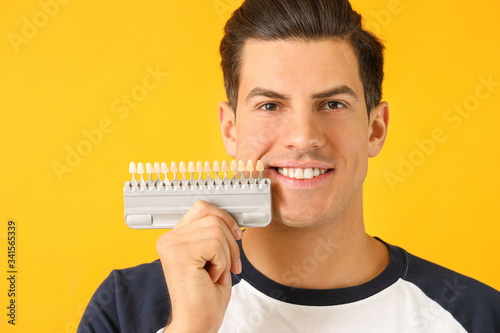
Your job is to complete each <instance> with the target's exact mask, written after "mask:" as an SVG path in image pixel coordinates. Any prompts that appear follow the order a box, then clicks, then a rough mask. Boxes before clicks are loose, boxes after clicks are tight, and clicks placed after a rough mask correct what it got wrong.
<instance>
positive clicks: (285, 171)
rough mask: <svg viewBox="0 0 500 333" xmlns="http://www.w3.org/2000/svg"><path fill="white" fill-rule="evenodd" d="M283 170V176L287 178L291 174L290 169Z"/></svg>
mask: <svg viewBox="0 0 500 333" xmlns="http://www.w3.org/2000/svg"><path fill="white" fill-rule="evenodd" d="M281 170H283V171H282V175H283V176H285V177H288V174H289V172H288V168H283V169H281Z"/></svg>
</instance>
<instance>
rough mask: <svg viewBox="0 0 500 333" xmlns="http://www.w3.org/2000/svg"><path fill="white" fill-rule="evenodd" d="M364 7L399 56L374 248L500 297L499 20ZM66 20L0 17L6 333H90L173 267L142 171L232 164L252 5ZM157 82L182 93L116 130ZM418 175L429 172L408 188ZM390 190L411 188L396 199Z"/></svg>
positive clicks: (226, 1) (38, 5)
mask: <svg viewBox="0 0 500 333" xmlns="http://www.w3.org/2000/svg"><path fill="white" fill-rule="evenodd" d="M61 2H62V0H61ZM353 2H354V7H355V9H357V10H358V11H359V12H360V13H361V14H363V16H364V17H365V19H366V20H367V22H368V23H369V26H370V27H371V28H372V29H373V30H374V31H377V32H378V33H379V36H380V37H381V38H382V39H383V40H384V41H385V42H386V46H387V52H386V80H385V84H384V99H385V100H387V101H389V103H390V110H391V121H390V127H389V137H388V141H387V142H386V147H385V148H384V150H383V152H382V153H381V155H380V156H379V157H377V158H375V159H373V160H371V162H370V170H369V175H368V180H367V182H366V189H365V193H366V194H365V202H366V204H365V216H366V225H367V230H368V232H369V233H370V234H372V235H376V236H379V237H381V238H382V239H384V240H385V241H387V242H390V243H393V244H396V245H399V246H402V247H404V248H405V249H407V250H408V251H410V252H412V253H414V254H416V255H418V256H422V257H424V258H426V259H429V260H432V261H435V262H437V263H440V264H442V265H444V266H447V267H449V268H452V269H454V270H457V271H459V272H462V273H464V274H467V275H470V276H472V277H474V278H476V279H479V280H481V281H483V282H485V283H487V284H489V285H491V286H493V287H495V288H497V289H499V288H500V265H499V259H498V257H499V245H498V240H497V239H498V234H499V232H500V226H499V225H500V224H499V223H498V222H499V221H500V213H499V210H498V206H499V203H498V199H499V195H498V191H499V188H500V177H499V176H498V169H499V168H498V165H499V164H500V158H499V152H500V151H499V148H498V130H497V128H498V126H499V124H500V108H499V105H500V87H495V88H494V89H492V90H493V91H491V92H490V94H489V96H488V97H487V98H486V97H485V96H483V95H484V94H485V93H486V92H488V90H485V88H484V87H483V88H478V87H480V86H481V82H480V79H479V78H480V77H483V78H485V79H487V78H488V77H489V76H491V78H492V80H493V81H495V82H500V62H499V61H498V60H499V59H500V34H499V32H500V19H499V16H500V3H499V2H498V1H497V0H478V1H474V2H473V3H472V2H470V1H455V0H445V1H444V0H443V1H433V0H400V1H398V0H376V1H374V0H369V1H368V0H358V1H353ZM51 3H52V4H53V3H54V2H53V1H52V0H42V1H41V2H38V1H34V0H30V1H28V0H23V1H8V2H7V1H3V2H2V4H1V5H0V37H1V38H0V110H1V111H0V112H1V121H0V126H1V127H0V139H1V145H0V156H1V163H0V176H1V178H2V181H1V182H2V185H1V186H0V222H1V223H0V237H1V242H2V244H1V246H0V272H1V273H0V308H1V309H3V310H1V311H0V318H1V319H0V330H1V331H2V332H14V331H15V332H28V331H36V332H55V333H62V332H75V331H76V326H77V324H78V322H79V320H80V317H81V314H82V312H83V310H84V308H85V305H86V304H87V302H88V300H89V298H90V296H91V295H92V293H93V292H94V290H95V289H96V288H97V287H98V285H99V284H100V283H101V282H102V280H103V279H104V278H105V277H106V276H107V275H108V274H109V272H110V271H111V270H112V269H114V268H123V267H128V266H133V265H137V264H140V263H143V262H149V261H153V260H155V259H156V258H157V254H156V250H155V246H156V240H157V238H158V237H159V236H160V234H161V233H162V231H161V230H142V231H138V230H131V229H129V228H128V227H126V225H125V223H124V219H123V201H122V200H123V198H122V186H123V183H124V182H125V181H127V180H128V179H129V174H128V163H129V162H130V161H143V162H147V161H150V162H154V161H172V160H175V161H179V160H186V161H188V160H202V161H203V160H211V161H212V160H215V159H219V160H220V159H224V158H227V156H226V155H225V152H224V150H223V146H222V141H221V139H220V134H219V128H218V121H217V106H218V102H219V101H220V100H223V99H225V95H224V90H223V83H222V76H221V72H220V69H219V55H218V44H219V41H220V38H221V36H222V28H223V25H224V22H225V20H226V19H227V18H228V17H229V14H230V12H231V11H232V10H233V9H234V8H235V7H236V5H237V4H238V3H239V1H235V0H216V1H213V0H207V1H203V0H191V1H178V0H176V1H173V0H149V1H117V0H113V1H96V0H87V1H80V0H73V1H67V0H66V1H65V3H64V4H61V3H58V8H56V7H54V6H53V5H52V7H50V6H49V4H51ZM43 4H47V5H46V6H45V7H47V6H49V7H47V8H49V9H45V11H49V12H50V13H51V14H52V15H48V14H44V9H43V7H44V5H43ZM44 17H45V18H46V19H44ZM27 21H29V22H31V24H33V22H35V23H37V25H38V27H36V26H35V28H36V29H31V30H29V29H28V28H26V27H25V25H26V24H28V23H26V22H27ZM23 29H24V30H23ZM23 31H24V34H25V35H27V36H28V37H29V38H25V37H23ZM13 36H14V37H13ZM16 36H17V37H16ZM22 38H25V39H22ZM13 40H14V41H16V42H13ZM147 68H150V70H157V69H159V70H160V71H161V72H168V76H166V77H162V78H161V80H159V81H161V82H159V83H158V85H157V87H156V88H155V89H151V91H147V96H145V98H144V100H142V101H140V102H138V103H137V105H135V107H134V108H132V107H130V108H129V111H130V112H129V113H128V114H125V113H123V112H124V111H123V108H122V109H121V110H122V111H120V112H115V111H117V107H118V105H119V104H113V103H120V98H121V97H122V94H130V93H131V92H132V91H135V93H136V94H138V93H140V91H141V88H140V86H142V85H143V79H144V78H145V77H146V76H147V75H148V69H147ZM148 82H149V84H150V86H151V85H152V84H153V83H154V81H151V80H150V81H148ZM476 89H480V92H481V93H482V95H481V96H482V97H483V98H482V100H480V103H479V104H478V105H475V106H474V105H473V104H472V105H473V106H474V108H473V109H474V110H473V112H471V113H470V114H469V116H468V117H466V118H465V117H462V118H460V119H462V122H461V123H460V124H459V125H458V123H455V121H454V122H447V121H446V120H445V118H444V117H445V116H446V115H447V114H448V115H449V111H448V110H449V109H450V108H452V107H453V105H454V104H458V105H464V103H473V102H474V96H475V94H476ZM142 91H144V90H142ZM116 100H118V102H116ZM113 105H114V106H113ZM120 105H121V106H123V104H120ZM469 108H471V106H470V105H469ZM455 116H456V114H455ZM106 119H108V120H106ZM103 120H104V122H106V121H108V125H107V126H108V127H109V128H107V132H108V133H103V137H102V140H98V135H97V136H96V139H95V142H96V144H93V145H92V146H91V147H90V149H89V147H88V146H86V148H87V151H86V152H87V153H88V154H87V156H84V157H82V159H81V161H76V162H75V161H73V166H74V167H71V168H70V169H71V172H69V171H68V170H66V171H67V172H64V173H63V174H62V175H61V174H60V175H59V176H60V177H59V178H58V176H57V174H56V172H55V171H54V166H53V165H54V162H57V163H61V164H66V162H65V160H66V157H67V154H68V150H67V149H68V148H67V147H68V146H69V147H70V149H76V148H77V147H78V146H79V145H80V148H81V149H84V148H85V142H84V141H86V140H87V139H86V136H85V134H84V131H88V132H92V130H94V129H96V128H99V126H100V124H101V122H102V121H103ZM456 121H458V120H456ZM435 129H438V130H440V131H441V132H442V133H444V135H445V136H446V140H444V142H440V143H437V144H435V148H434V149H431V148H429V149H428V151H427V155H422V154H423V153H419V152H418V151H419V150H422V149H420V148H419V147H418V145H417V144H416V143H415V140H420V141H422V142H424V141H425V140H428V139H430V138H432V133H433V131H434V130H435ZM92 133H95V131H94V132H92ZM87 141H88V140H87ZM441 141H443V140H441ZM82 147H83V148H82ZM422 156H425V158H424V159H422ZM410 157H412V158H413V161H417V162H418V164H419V165H418V166H416V167H414V170H412V172H410V171H411V170H410V171H408V170H406V171H408V172H407V173H405V172H403V173H401V172H399V171H398V168H401V166H400V164H401V163H402V162H401V161H402V160H408V159H410ZM419 157H420V160H418V158H419ZM403 171H404V170H403ZM398 172H399V173H398ZM388 175H392V176H394V175H398V176H399V177H401V178H398V182H397V183H392V185H390V182H389V181H388V179H387V177H388ZM402 175H404V177H403V176H402ZM9 219H14V220H15V221H16V222H17V226H18V229H17V233H18V242H17V248H18V257H17V269H18V272H19V273H18V276H17V278H18V279H17V292H18V297H17V325H16V326H15V327H12V326H11V325H8V324H7V319H8V318H7V316H6V313H7V311H6V306H7V305H8V303H7V302H8V299H7V289H8V286H7V281H6V277H5V276H6V273H5V272H6V270H7V268H6V264H7V253H6V245H5V240H6V239H5V236H6V233H7V222H8V220H9Z"/></svg>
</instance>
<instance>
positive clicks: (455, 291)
mask: <svg viewBox="0 0 500 333" xmlns="http://www.w3.org/2000/svg"><path fill="white" fill-rule="evenodd" d="M407 260H408V261H409V269H408V272H407V274H406V276H405V280H407V281H409V282H412V283H414V284H415V285H417V286H418V287H419V288H420V289H421V290H422V291H423V292H424V293H425V294H426V295H427V296H428V297H429V298H431V299H433V300H434V301H435V302H437V303H438V304H439V305H440V306H441V307H443V308H444V309H446V310H447V311H448V312H449V313H451V314H452V315H453V317H454V318H455V319H456V320H457V321H458V322H460V324H462V326H463V327H464V328H465V330H466V331H467V332H468V333H498V332H500V292H499V291H497V290H495V289H493V288H491V287H489V286H487V285H485V284H483V283H481V282H479V281H477V280H474V279H472V278H470V277H467V276H465V275H462V274H459V273H456V272H454V271H452V270H449V269H447V268H444V267H442V266H439V265H436V264H434V263H431V262H428V261H426V260H424V259H421V258H419V257H416V256H413V255H411V254H408V256H407Z"/></svg>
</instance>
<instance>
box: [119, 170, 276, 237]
mask: <svg viewBox="0 0 500 333" xmlns="http://www.w3.org/2000/svg"><path fill="white" fill-rule="evenodd" d="M230 165H231V168H230V167H229V164H228V163H227V161H222V163H220V162H219V161H214V162H213V165H212V166H211V165H210V162H208V161H207V162H205V163H204V164H203V163H202V162H201V161H199V162H196V163H195V162H192V161H191V162H188V163H187V165H186V163H185V162H183V161H181V162H179V163H176V162H172V163H171V164H170V169H169V168H168V167H167V163H165V162H162V163H161V164H160V163H158V162H156V163H154V166H153V165H152V164H151V163H146V164H145V165H144V164H143V163H137V164H136V163H134V162H132V163H130V165H129V172H130V173H131V175H132V179H131V180H130V181H128V182H125V186H124V187H123V198H124V208H125V209H124V210H125V223H126V224H127V225H128V226H129V227H130V228H132V229H170V228H173V227H175V225H176V224H177V223H178V222H179V220H180V219H181V218H182V216H184V215H185V214H186V213H187V212H188V210H189V209H190V208H191V207H192V206H193V204H194V203H195V202H197V201H199V200H205V201H207V202H209V203H211V204H213V205H216V206H218V207H220V208H221V209H223V210H225V211H226V212H228V213H229V214H230V215H231V216H232V217H233V218H234V219H235V220H236V223H238V225H239V226H240V227H247V228H250V227H264V226H266V225H268V224H269V223H270V222H271V218H272V205H271V202H272V201H271V181H270V180H269V179H267V178H262V171H264V164H263V163H262V162H261V161H257V162H256V163H255V167H254V161H247V162H246V163H245V161H231V163H230ZM254 171H257V172H259V177H258V178H254V174H253V172H254ZM136 173H137V174H139V177H136V176H135V174H136ZM144 173H147V174H148V178H147V180H146V181H145V180H144V178H145V176H144ZM154 173H156V176H154V177H153V174H154ZM160 173H162V174H163V181H162V180H161V175H160ZM195 173H196V175H195ZM204 173H205V175H204ZM238 176H239V177H238ZM137 178H139V181H137ZM153 178H154V179H155V180H153Z"/></svg>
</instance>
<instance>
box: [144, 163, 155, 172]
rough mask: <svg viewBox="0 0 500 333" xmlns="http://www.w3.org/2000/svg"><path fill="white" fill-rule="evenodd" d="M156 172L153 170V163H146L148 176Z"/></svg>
mask: <svg viewBox="0 0 500 333" xmlns="http://www.w3.org/2000/svg"><path fill="white" fill-rule="evenodd" d="M154 172H155V169H153V165H152V164H151V163H146V173H147V174H148V175H150V174H152V173H154Z"/></svg>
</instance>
